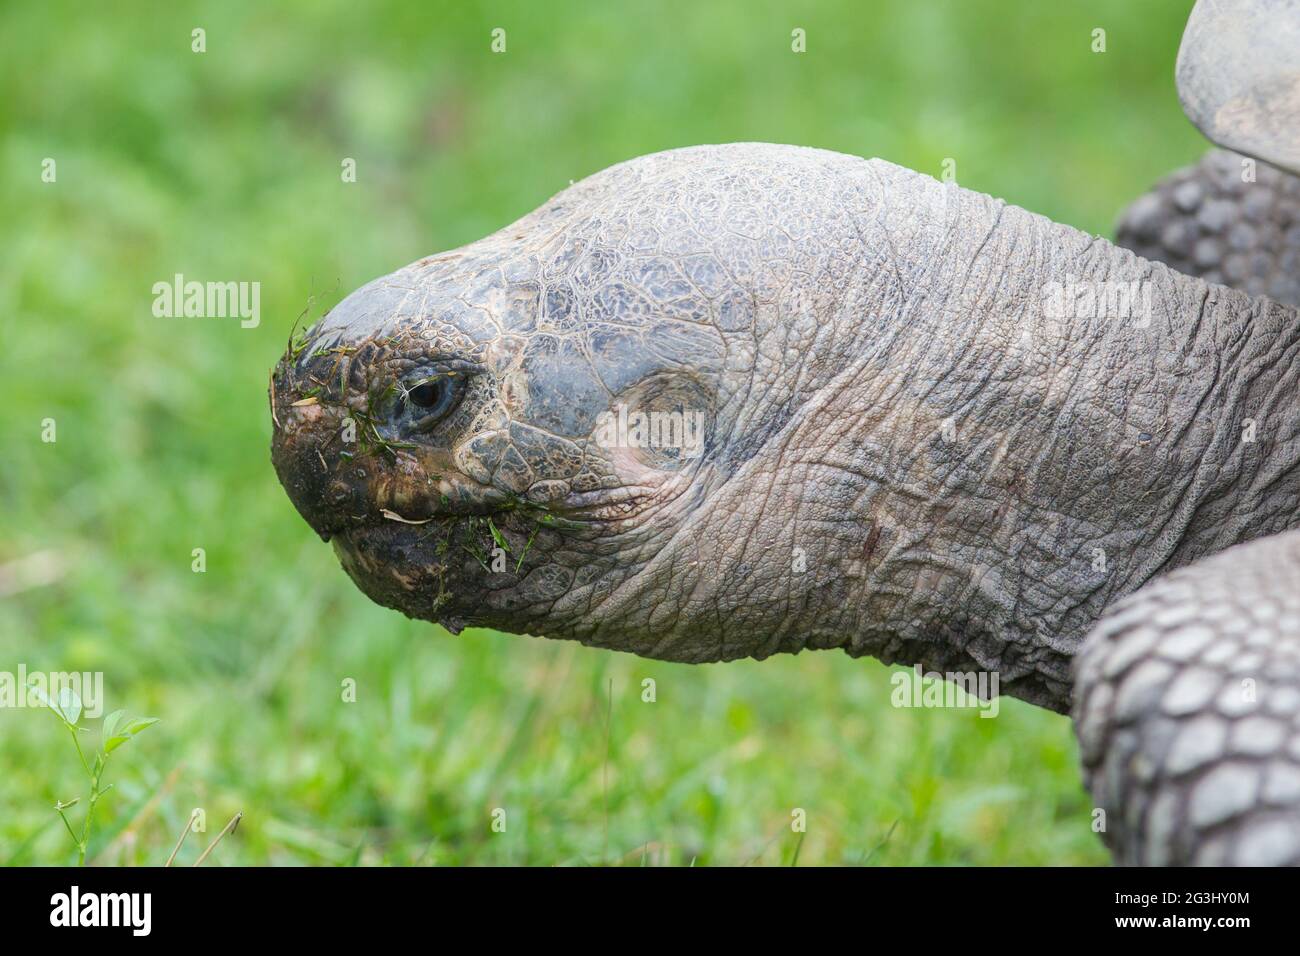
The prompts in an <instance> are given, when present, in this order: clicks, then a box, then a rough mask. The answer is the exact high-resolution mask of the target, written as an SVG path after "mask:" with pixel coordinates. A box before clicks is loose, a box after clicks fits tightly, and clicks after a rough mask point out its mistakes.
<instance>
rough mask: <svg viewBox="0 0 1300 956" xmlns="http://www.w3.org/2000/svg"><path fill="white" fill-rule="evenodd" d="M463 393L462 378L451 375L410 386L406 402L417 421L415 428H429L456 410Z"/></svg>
mask: <svg viewBox="0 0 1300 956" xmlns="http://www.w3.org/2000/svg"><path fill="white" fill-rule="evenodd" d="M464 391H465V380H464V378H463V377H461V376H458V375H452V374H444V375H439V376H438V377H437V378H431V379H428V380H426V381H423V382H420V383H419V384H417V385H414V386H412V387H411V388H409V389H407V391H406V402H407V407H409V408H410V409H411V411H412V413H413V414H414V416H415V418H416V419H417V421H416V423H415V425H416V427H417V428H421V429H424V428H430V427H432V426H433V425H436V424H437V423H438V422H439V421H441V420H442V419H444V418H446V417H447V416H448V415H450V414H451V413H452V412H454V411H455V410H456V406H457V405H459V404H460V399H461V395H462V394H463V393H464Z"/></svg>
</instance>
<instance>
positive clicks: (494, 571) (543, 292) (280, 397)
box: [271, 190, 722, 637]
mask: <svg viewBox="0 0 1300 956" xmlns="http://www.w3.org/2000/svg"><path fill="white" fill-rule="evenodd" d="M570 192H572V190H570ZM565 195H567V194H561V197H559V198H561V199H562V198H563V197H564V196H565ZM583 208H584V209H585V210H586V213H584V214H583V215H576V214H571V213H570V212H569V211H568V204H567V203H565V202H557V201H553V202H552V203H550V204H548V205H547V206H544V207H542V209H540V210H538V211H537V212H535V213H533V214H531V215H530V216H528V217H526V218H525V219H523V220H521V221H520V222H519V223H516V224H515V225H514V226H511V227H509V228H507V229H506V230H503V231H502V232H500V233H497V234H496V235H493V236H489V237H488V238H486V239H484V240H481V241H480V242H477V243H474V244H472V245H469V246H466V247H463V248H461V249H459V250H456V251H453V252H449V253H445V254H442V255H438V256H434V257H432V258H426V259H423V260H421V261H419V262H416V263H413V264H411V265H409V266H407V267H406V268H403V269H400V270H398V271H397V272H394V273H392V274H391V275H388V276H385V277H383V278H380V279H377V280H375V281H373V282H371V283H370V284H368V285H366V286H364V287H362V288H361V289H359V290H357V291H356V292H354V293H352V294H351V295H350V296H348V297H347V298H346V299H345V300H344V301H343V302H342V303H340V304H339V305H338V306H337V307H336V308H334V309H333V310H332V311H331V312H330V313H329V314H328V315H327V316H326V317H325V318H323V319H322V320H321V321H320V322H319V323H318V324H317V325H316V326H315V327H314V328H312V329H311V330H309V331H308V332H307V333H305V334H303V335H302V336H301V337H299V338H297V339H296V340H294V341H292V342H291V343H290V347H289V350H288V352H287V353H286V354H285V355H284V357H283V358H282V359H281V361H280V363H279V365H278V366H277V368H276V370H275V372H274V374H273V378H272V384H271V405H272V413H273V418H274V438H273V442H272V459H273V462H274V465H275V468H276V472H277V474H278V475H279V478H280V481H281V483H282V484H283V485H284V487H285V489H286V490H287V492H288V494H289V497H290V498H291V499H292V501H293V503H294V505H295V506H296V507H297V509H298V511H299V512H300V513H301V515H302V516H303V518H305V519H306V520H307V522H308V523H309V524H310V525H311V527H312V528H313V529H314V530H315V531H316V532H317V533H318V534H320V536H321V537H322V538H324V539H326V540H328V541H330V542H331V543H332V544H333V546H334V548H335V550H336V552H337V554H338V556H339V559H340V561H341V563H342V565H343V567H344V568H345V569H346V571H347V572H348V574H349V575H350V576H351V577H352V579H353V580H354V581H355V582H356V584H357V585H358V586H359V587H360V588H361V590H363V591H364V592H365V593H366V594H367V595H369V596H370V597H371V598H372V599H374V600H375V601H377V602H379V603H380V604H383V605H386V606H388V607H392V608H396V609H398V610H401V611H403V612H405V613H406V614H407V615H409V616H412V617H417V618H423V619H427V620H432V621H437V622H439V623H441V624H443V625H445V626H446V627H448V628H449V629H451V630H453V631H458V630H459V629H460V628H461V627H463V626H466V625H483V626H493V627H498V628H502V629H505V630H511V631H517V632H524V631H528V632H532V633H536V634H543V633H544V634H548V635H557V636H578V637H582V636H584V635H583V633H582V631H583V628H587V629H590V628H593V627H594V626H595V625H594V624H592V623H590V622H591V621H592V620H594V618H593V617H592V616H591V612H592V610H593V608H595V607H596V606H598V605H599V604H600V603H601V600H602V596H603V595H607V594H609V593H612V592H613V591H614V590H616V589H618V588H619V587H621V586H623V585H624V584H625V583H626V582H627V580H628V579H629V578H630V577H632V576H635V575H636V574H637V573H638V571H639V570H640V569H641V568H644V567H645V565H646V564H647V562H649V561H650V560H651V559H652V558H653V557H654V555H655V553H656V552H657V550H658V548H659V547H660V544H661V543H662V542H663V541H665V540H667V539H670V538H671V537H672V536H673V535H674V534H675V533H676V531H677V530H678V529H680V528H681V527H682V526H683V525H684V524H685V523H686V522H687V521H688V520H689V518H690V514H691V512H692V510H693V508H694V507H695V505H696V503H698V501H699V500H700V498H701V496H702V494H703V488H704V486H705V485H706V484H707V482H708V480H709V478H708V476H709V474H710V473H711V470H712V460H713V457H714V456H713V450H714V440H715V431H716V427H717V421H716V417H717V416H716V408H717V401H718V370H719V368H720V367H721V354H722V351H721V342H720V340H719V338H718V336H717V334H716V331H715V330H714V329H713V328H712V327H710V326H708V325H704V324H702V323H699V322H696V321H692V320H691V318H692V316H691V309H692V305H691V303H690V302H689V301H687V300H688V299H689V296H685V295H684V294H683V292H682V289H681V287H680V286H676V285H673V284H672V279H671V277H670V276H669V275H668V274H667V273H666V272H663V271H662V270H661V269H660V268H659V265H658V264H657V263H658V260H657V259H656V257H655V256H654V255H653V254H650V255H646V256H644V257H642V258H641V259H639V260H638V261H631V260H630V259H628V258H626V257H623V256H622V255H621V254H615V253H614V252H613V251H612V249H611V247H610V246H609V245H608V244H607V243H602V242H600V241H597V239H596V236H597V234H598V233H599V232H600V230H601V229H602V228H603V224H602V222H601V221H600V216H599V214H598V208H599V207H598V206H595V207H593V205H592V204H590V203H586V204H584V205H583ZM593 209H595V210H597V211H596V212H593ZM605 623H606V624H608V622H605Z"/></svg>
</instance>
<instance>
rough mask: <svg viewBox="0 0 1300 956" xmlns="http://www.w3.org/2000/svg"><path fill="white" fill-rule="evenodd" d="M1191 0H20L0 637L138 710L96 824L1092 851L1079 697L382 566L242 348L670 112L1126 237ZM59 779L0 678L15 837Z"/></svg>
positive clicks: (12, 75)
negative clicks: (327, 524)
mask: <svg viewBox="0 0 1300 956" xmlns="http://www.w3.org/2000/svg"><path fill="white" fill-rule="evenodd" d="M1189 6H1190V2H1154V3H1144V4H1134V3H1130V2H1126V0H1108V2H1101V3H1087V4H1085V3H1081V2H1078V3H1075V2H1063V3H1052V4H1044V3H1031V2H1021V3H1010V2H1007V0H981V2H971V0H964V2H955V0H954V2H917V0H897V2H889V3H844V4H838V3H836V4H832V3H809V4H792V3H784V4H782V3H773V2H729V3H708V4H700V3H688V2H680V0H679V2H671V3H666V4H650V3H629V4H625V5H617V6H616V5H612V4H578V3H546V4H540V3H527V2H510V3H493V4H491V5H483V6H477V5H473V4H468V3H410V4H404V3H381V4H377V5H366V6H365V7H363V6H362V5H358V4H354V3H350V2H341V0H331V2H315V0H313V2H306V0H302V2H298V3H288V4H277V5H275V7H272V6H271V5H261V4H242V3H228V4H227V3H223V4H218V3H210V4H186V3H173V4H168V5H157V4H145V3H137V4H130V3H125V4H119V5H116V6H115V7H114V8H113V9H111V10H110V9H106V8H101V7H96V6H90V5H86V4H82V3H74V2H51V3H43V4H22V5H17V4H15V5H7V6H6V7H5V8H4V10H3V12H0V69H3V71H4V77H5V89H6V95H5V96H4V97H3V99H0V131H2V132H3V140H2V141H3V145H2V146H0V173H2V176H0V200H2V204H3V208H4V209H5V210H6V212H7V215H6V217H5V219H6V222H5V229H4V230H3V236H2V238H0V243H3V255H0V330H2V332H3V339H2V341H0V355H3V358H4V373H3V380H2V383H0V389H2V390H3V392H2V395H3V401H0V433H2V434H3V435H4V446H3V453H2V454H0V503H2V505H3V508H2V509H0V565H3V566H7V568H8V572H9V578H10V580H11V581H12V579H13V574H12V572H13V569H14V567H15V565H14V562H20V561H22V560H24V559H26V558H29V557H30V556H31V555H33V554H36V553H40V552H44V553H45V556H46V557H45V560H46V563H47V564H48V565H50V567H51V568H52V573H51V574H50V575H49V576H50V577H51V578H52V580H50V581H49V583H46V584H43V585H40V586H32V587H29V588H25V589H22V590H20V591H19V592H18V593H13V594H10V595H8V596H7V597H4V598H0V669H8V670H14V669H16V667H17V665H18V663H19V662H22V663H24V664H25V665H26V666H27V667H28V669H29V670H38V669H39V670H74V669H75V670H102V671H104V672H105V675H106V676H105V681H106V689H107V697H108V700H107V709H114V708H116V707H127V708H129V709H130V710H131V711H132V712H134V713H149V714H156V715H158V716H160V717H162V718H163V722H162V723H161V724H159V725H158V726H157V727H156V728H154V729H152V730H150V731H149V733H148V734H147V735H145V736H143V737H141V738H140V740H138V741H133V742H132V743H131V744H130V745H128V746H127V747H126V748H123V750H121V751H119V754H120V757H119V758H116V759H115V765H114V766H113V768H112V769H111V770H110V773H109V780H110V781H112V782H115V783H116V784H117V788H116V789H115V790H114V791H113V792H112V793H111V794H110V795H109V796H108V797H106V798H105V800H104V802H103V803H102V804H101V813H102V817H101V818H100V819H101V822H102V831H101V834H100V837H99V838H98V839H97V840H96V841H95V844H94V845H93V846H92V848H91V855H92V857H93V858H94V859H95V860H96V861H97V862H100V863H155V864H156V863H159V862H161V861H162V860H164V859H165V858H166V856H167V853H168V852H169V851H170V847H171V844H172V842H173V841H174V840H175V838H176V835H177V834H178V833H179V832H180V830H181V828H182V826H183V825H184V822H185V820H186V818H187V817H188V815H189V812H190V810H191V809H192V808H194V807H204V808H205V809H206V811H207V814H208V822H209V832H210V834H211V833H215V831H216V829H217V828H219V827H220V825H221V823H222V822H224V819H225V818H227V817H228V816H229V815H231V814H232V813H233V812H234V811H235V810H237V809H241V808H242V809H243V810H244V811H245V814H246V815H245V819H244V822H243V824H242V826H241V827H240V829H239V831H238V832H237V833H236V835H235V836H234V837H232V838H231V839H229V840H228V841H227V842H226V843H225V844H224V845H223V846H222V847H221V848H220V849H219V850H218V851H217V853H216V854H215V856H214V858H213V860H212V861H210V862H215V863H217V864H221V863H225V864H232V863H253V864H288V863H349V862H362V863H380V862H387V863H534V864H553V863H584V862H585V863H594V862H607V863H614V862H628V863H638V862H641V859H642V856H643V855H644V856H645V857H646V860H647V861H648V862H664V863H688V862H690V861H692V860H694V861H696V862H697V863H700V864H707V863H742V862H750V861H752V862H763V863H781V862H790V860H791V859H792V858H793V856H794V852H795V846H796V844H797V842H798V835H797V834H794V833H792V832H791V830H790V814H791V810H792V809H793V808H796V807H799V808H803V809H804V810H805V811H806V812H807V815H808V832H807V835H806V839H804V841H803V845H802V847H801V848H800V849H799V863H800V865H805V864H815V863H859V862H868V863H872V864H933V863H940V864H953V863H974V864H988V863H1023V864H1039V863H1100V862H1104V861H1105V854H1104V852H1103V851H1102V849H1101V846H1100V844H1099V843H1098V842H1097V840H1096V839H1095V837H1094V835H1093V834H1092V833H1091V830H1090V826H1089V824H1090V815H1089V814H1090V801H1089V800H1088V798H1087V796H1086V794H1085V793H1084V792H1083V790H1082V788H1081V786H1080V783H1079V775H1078V771H1077V768H1076V755H1075V750H1074V743H1073V738H1072V736H1071V733H1070V729H1069V725H1068V722H1067V721H1066V720H1065V719H1064V718H1061V717H1058V716H1055V715H1052V714H1048V713H1045V712H1040V711H1035V710H1034V709H1032V708H1029V707H1027V706H1022V705H1019V704H1018V703H1016V702H1013V701H1004V702H1003V708H1002V714H1001V716H1000V717H999V718H998V719H996V720H981V719H978V718H977V717H976V716H975V715H974V714H973V713H970V712H967V713H960V712H943V711H907V710H896V709H894V708H891V707H890V706H889V703H888V691H889V686H888V675H889V671H888V670H887V669H885V668H883V667H881V666H880V665H878V664H876V663H874V662H870V661H852V660H849V659H848V658H846V657H843V656H841V655H832V654H805V655H800V656H798V657H789V658H784V659H773V660H769V661H766V662H764V663H762V664H757V663H753V662H747V663H738V664H729V665H725V666H710V667H695V668H692V667H686V666H675V665H666V664H660V663H655V662H648V661H641V660H638V659H635V658H632V657H627V656H623V655H614V654H608V653H603V652H598V651H591V650H587V649H584V648H580V647H576V646H571V645H566V644H560V643H551V642H545V641H536V640H529V639H523V638H517V637H509V636H505V635H500V634H494V633H486V632H477V633H475V632H468V633H466V634H465V635H463V636H461V637H459V638H451V637H449V636H448V635H447V634H445V633H444V632H442V631H441V630H439V629H437V628H434V627H432V626H430V625H427V624H420V623H415V622H411V621H407V620H405V619H404V618H402V617H401V616H400V615H398V614H395V613H393V612H389V611H385V610H383V609H381V608H378V607H376V606H374V605H372V604H370V603H369V602H368V601H367V600H366V599H365V598H364V597H363V596H362V595H361V594H360V593H359V592H358V591H357V590H356V589H355V588H354V587H353V586H352V585H351V584H350V583H349V582H348V581H347V579H346V578H345V576H344V575H343V574H342V573H341V572H340V570H339V569H338V567H337V565H336V562H335V560H334V557H333V555H332V553H331V552H330V550H329V549H328V548H327V547H324V546H322V545H321V544H320V542H319V541H317V540H316V539H314V538H313V536H312V535H311V534H310V532H309V531H308V529H307V528H306V526H305V525H304V524H303V523H302V522H301V521H300V520H299V519H298V518H297V516H296V515H295V514H294V512H293V510H292V508H291V506H290V504H289V502H288V500H287V499H286V498H285V496H284V495H283V493H282V492H281V490H280V488H279V487H278V485H277V483H276V480H275V476H274V474H273V473H272V471H271V468H270V465H269V461H268V455H267V447H268V441H269V418H268V414H267V409H266V402H265V383H266V376H267V372H268V369H269V367H270V365H271V364H272V362H273V361H274V359H275V358H276V357H277V356H278V354H279V352H280V350H281V348H282V346H283V343H284V341H285V338H286V336H287V334H288V329H289V326H290V324H291V323H292V321H293V319H294V317H295V316H296V315H298V314H299V313H300V312H302V311H303V309H304V308H310V309H311V312H312V314H313V315H316V314H319V313H320V312H321V311H323V310H324V309H327V308H328V307H329V306H331V305H333V304H334V303H335V302H337V301H338V300H339V298H341V297H342V295H344V294H346V293H347V292H348V291H350V290H351V289H353V288H355V287H356V286H358V285H360V284H361V283H362V282H364V281H366V280H368V279H370V278H373V277H374V276H376V275H379V274H382V273H385V272H388V271H391V270H392V269H393V268H395V267H397V266H399V265H402V264H405V263H406V262H408V261H411V260H413V259H415V258H418V257H419V256H421V255H425V254H427V253H430V252H433V251H436V250H440V249H444V248H449V247H453V246H456V245H459V244H462V243H464V242H467V241H471V240H473V239H476V238H478V237H479V236H481V235H483V234H485V233H486V232H488V231H490V230H493V229H495V228H497V227H499V226H501V225H504V224H505V223H507V222H509V221H510V220H512V219H513V218H515V217H517V216H519V215H521V214H523V213H524V212H526V211H528V210H530V209H532V208H533V207H534V206H536V205H537V204H538V203H539V202H541V201H542V200H544V199H545V198H546V197H548V196H550V195H551V194H552V193H554V192H556V191H558V190H559V189H561V188H563V187H564V186H565V185H567V184H568V182H569V181H570V180H571V179H578V178H581V177H582V176H584V175H586V174H588V173H591V172H593V171H595V170H598V169H600V168H602V167H604V166H606V165H609V164H610V163H613V162H616V161H619V160H623V159H626V158H629V157H632V156H635V155H639V154H642V153H647V152H651V151H654V150H659V149H665V148H669V147H674V146H681V145H688V144H694V143H702V142H726V141H735V140H769V141H776V142H789V143H799V144H804V145H812V146H821V147H826V148H830V149H838V150H842V151H845V152H850V153H856V154H861V155H868V156H871V155H879V156H883V157H885V158H887V159H890V160H892V161H894V162H898V163H901V164H904V165H907V166H911V167H913V168H916V169H919V170H922V171H925V172H929V173H932V174H937V173H938V172H939V170H940V164H941V163H942V161H943V159H944V158H945V157H953V158H955V159H956V161H957V174H958V179H959V181H960V182H961V183H962V184H963V185H966V186H970V187H972V188H976V189H980V190H983V191H987V192H991V193H993V194H996V195H999V196H1002V197H1005V198H1007V199H1008V200H1010V201H1012V202H1016V203H1018V204H1020V205H1024V206H1027V207H1029V208H1031V209H1034V210H1036V211H1039V212H1043V213H1045V214H1047V215H1049V216H1052V217H1053V218H1056V219H1059V220H1062V221H1065V222H1069V223H1072V224H1074V225H1077V226H1080V227H1081V228H1085V229H1089V230H1092V231H1097V232H1101V233H1103V234H1106V233H1109V231H1110V224H1111V223H1112V222H1113V220H1114V217H1115V215H1116V213H1117V212H1118V211H1119V209H1120V208H1121V207H1122V206H1123V204H1124V203H1126V202H1127V201H1128V200H1130V199H1131V198H1133V197H1134V196H1136V195H1137V194H1138V193H1139V192H1141V191H1142V190H1144V189H1145V188H1146V187H1147V186H1148V185H1149V184H1150V183H1151V182H1152V181H1154V180H1155V179H1156V178H1158V177H1159V176H1161V175H1163V174H1164V173H1166V172H1167V171H1169V170H1170V169H1172V168H1173V167H1174V166H1176V165H1179V164H1181V163H1185V162H1188V161H1190V160H1192V159H1194V158H1195V157H1196V156H1198V155H1199V154H1200V152H1201V151H1202V150H1203V149H1204V148H1205V147H1204V143H1203V142H1202V141H1201V139H1200V138H1199V136H1198V135H1197V134H1196V132H1195V131H1194V130H1193V129H1192V128H1191V127H1190V125H1189V124H1188V123H1187V122H1186V120H1185V119H1183V117H1182V115H1181V113H1180V112H1179V108H1178V104H1177V100H1176V98H1175V95H1174V91H1173V84H1172V66H1173V59H1174V53H1175V51H1176V49H1177V43H1178V39H1179V36H1180V34H1181V27H1182V23H1183V22H1184V21H1185V18H1186V12H1187V9H1188V8H1189ZM498 26H500V27H503V28H505V29H506V31H507V43H508V48H507V52H506V53H505V54H504V55H494V54H492V53H491V52H490V51H489V33H490V31H491V30H492V28H494V27H498ZM796 26H798V27H802V28H804V29H805V30H806V31H807V36H808V52H807V53H806V54H803V55H794V54H792V53H791V52H790V31H791V29H793V28H794V27H796ZM194 27H203V28H204V29H205V30H206V31H207V52H206V53H204V54H201V55H199V54H194V53H191V52H190V31H191V29H192V28H194ZM1094 27H1102V28H1105V29H1106V30H1107V42H1108V51H1107V52H1106V53H1105V54H1100V55H1098V54H1093V53H1092V52H1090V49H1089V45H1090V33H1091V30H1092V29H1093V28H1094ZM45 157H53V158H54V159H55V160H56V161H57V164H58V166H57V170H58V181H57V183H55V184H45V183H42V182H41V179H40V170H41V162H42V160H43V158H45ZM345 157H351V158H354V159H355V160H356V162H357V168H358V182H357V183H355V184H344V183H342V182H341V181H340V163H341V162H342V160H343V159H344V158H345ZM177 272H180V273H184V274H185V275H186V276H187V277H189V278H201V279H220V280H237V281H260V282H261V284H262V316H263V319H262V324H261V325H260V326H259V327H258V328H256V329H241V328H240V327H239V324H238V322H237V321H236V320H231V319H157V318H154V317H153V316H152V314H151V311H150V306H151V302H152V291H151V287H152V285H153V283H154V282H157V281H167V280H169V279H170V277H171V276H172V275H173V274H175V273H177ZM47 417H50V418H54V419H55V420H56V422H57V428H58V441H57V443H55V444H46V443H43V442H41V440H40V429H41V422H42V420H43V419H45V418H47ZM196 547H202V548H204V549H206V552H207V571H206V573H204V574H195V573H192V572H191V570H190V562H191V549H193V548H196ZM349 677H350V678H353V679H355V680H356V682H357V688H358V690H357V693H358V699H357V702H356V703H355V704H348V703H343V702H342V701H341V695H340V684H341V682H342V681H343V680H344V679H345V678H349ZM647 677H653V678H654V679H655V680H656V681H657V685H658V694H657V696H658V699H657V701H656V702H655V703H643V702H642V701H641V681H642V680H643V679H644V678H647ZM610 688H612V697H611V696H609V694H610ZM607 714H608V719H607ZM79 776H80V770H79V769H78V768H76V765H75V754H73V753H72V752H71V749H70V745H69V744H68V741H67V740H66V737H65V736H64V735H62V732H61V731H60V730H59V729H58V728H57V727H56V725H55V721H54V720H53V718H52V717H51V716H50V715H48V714H43V713H39V712H35V711H29V710H4V711H0V862H8V863H50V862H65V861H68V860H70V859H72V858H73V854H72V853H71V852H70V850H69V849H68V846H67V845H66V844H67V843H68V842H69V841H68V839H67V834H66V833H64V832H63V830H62V827H61V825H60V824H59V823H58V820H57V817H56V816H55V815H54V813H53V812H52V810H51V807H52V804H53V803H54V801H55V800H56V799H58V798H60V797H62V798H67V797H70V796H72V795H73V794H74V793H76V792H78V789H77V788H78V787H80V785H81V780H80V779H79ZM495 807H503V808H505V809H506V811H507V831H506V832H505V833H503V834H495V833H492V832H491V831H490V828H489V823H490V814H491V811H492V809H493V808H495ZM201 842H202V841H198V840H195V841H193V842H191V844H190V845H188V846H187V849H186V851H185V853H184V854H183V855H182V856H183V858H186V857H188V858H190V859H192V858H193V856H194V855H196V854H197V852H198V847H197V846H196V845H195V844H196V843H200V844H201Z"/></svg>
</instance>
